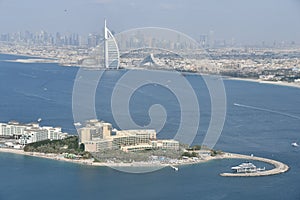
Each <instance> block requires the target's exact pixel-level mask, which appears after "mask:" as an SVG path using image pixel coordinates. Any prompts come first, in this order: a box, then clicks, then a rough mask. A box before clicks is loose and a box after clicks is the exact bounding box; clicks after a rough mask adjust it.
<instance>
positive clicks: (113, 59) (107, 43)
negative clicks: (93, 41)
mask: <svg viewBox="0 0 300 200" xmlns="http://www.w3.org/2000/svg"><path fill="white" fill-rule="evenodd" d="M119 63H120V54H119V48H118V44H117V42H116V40H115V37H114V36H113V34H112V33H111V32H110V30H109V29H108V28H107V26H106V20H105V21H104V67H105V68H106V69H109V68H113V69H118V68H119Z"/></svg>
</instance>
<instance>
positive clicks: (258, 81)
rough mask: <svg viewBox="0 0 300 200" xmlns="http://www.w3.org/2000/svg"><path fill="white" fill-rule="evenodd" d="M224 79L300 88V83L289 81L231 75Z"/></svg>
mask: <svg viewBox="0 0 300 200" xmlns="http://www.w3.org/2000/svg"><path fill="white" fill-rule="evenodd" d="M222 79H223V80H233V81H247V82H255V83H260V84H271V85H278V86H283V87H294V88H300V83H299V84H297V83H289V82H283V81H263V80H260V79H251V78H237V77H229V76H223V77H222Z"/></svg>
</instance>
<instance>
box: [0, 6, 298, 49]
mask: <svg viewBox="0 0 300 200" xmlns="http://www.w3.org/2000/svg"><path fill="white" fill-rule="evenodd" d="M105 18H106V19H107V20H108V26H109V28H110V29H111V30H113V31H115V32H116V33H118V32H121V31H125V30H128V29H132V28H139V27H149V26H151V27H153V26H154V27H164V28H171V29H175V30H177V31H180V32H183V33H186V34H188V35H190V36H191V37H193V38H195V39H198V37H199V36H200V35H201V34H207V33H208V32H209V31H213V32H214V37H215V38H216V39H220V40H223V39H225V40H231V39H235V40H236V41H239V42H244V43H258V42H263V41H265V42H274V41H277V42H280V41H289V42H291V41H295V42H296V43H298V44H300V0H26V1H24V0H0V33H7V32H18V31H25V30H29V31H32V32H37V31H40V30H44V31H47V32H52V33H55V32H62V33H73V32H76V33H80V34H87V33H95V32H101V30H102V27H103V21H104V19H105Z"/></svg>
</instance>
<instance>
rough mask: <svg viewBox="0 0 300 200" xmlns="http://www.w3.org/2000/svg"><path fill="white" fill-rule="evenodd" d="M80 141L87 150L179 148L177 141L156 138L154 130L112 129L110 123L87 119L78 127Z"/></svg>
mask: <svg viewBox="0 0 300 200" xmlns="http://www.w3.org/2000/svg"><path fill="white" fill-rule="evenodd" d="M78 132H79V136H80V143H83V144H84V145H85V150H86V151H89V152H99V151H101V150H105V149H120V150H123V151H126V152H128V151H139V150H147V149H173V150H179V142H178V141H175V140H158V139H157V138H156V131H155V130H121V131H118V130H112V125H111V124H110V123H105V122H101V121H98V120H89V121H87V122H86V126H85V127H82V128H80V129H78Z"/></svg>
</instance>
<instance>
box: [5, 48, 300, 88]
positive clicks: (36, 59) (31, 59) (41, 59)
mask: <svg viewBox="0 0 300 200" xmlns="http://www.w3.org/2000/svg"><path fill="white" fill-rule="evenodd" d="M0 54H7V55H15V56H24V57H28V59H16V60H5V61H6V62H15V63H56V64H60V65H61V66H62V67H65V66H72V67H75V66H78V65H69V64H67V65H64V63H60V62H59V60H57V58H54V57H51V56H48V57H45V56H41V55H26V54H16V53H11V52H1V51H0ZM183 73H184V74H187V75H193V74H196V75H199V73H197V72H195V73H193V72H183ZM200 75H201V73H200ZM205 75H210V74H205ZM221 77H222V80H235V81H247V82H255V83H260V84H271V85H278V86H284V87H294V88H300V83H299V84H297V83H290V82H284V81H264V80H260V79H251V78H239V77H230V76H221Z"/></svg>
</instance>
